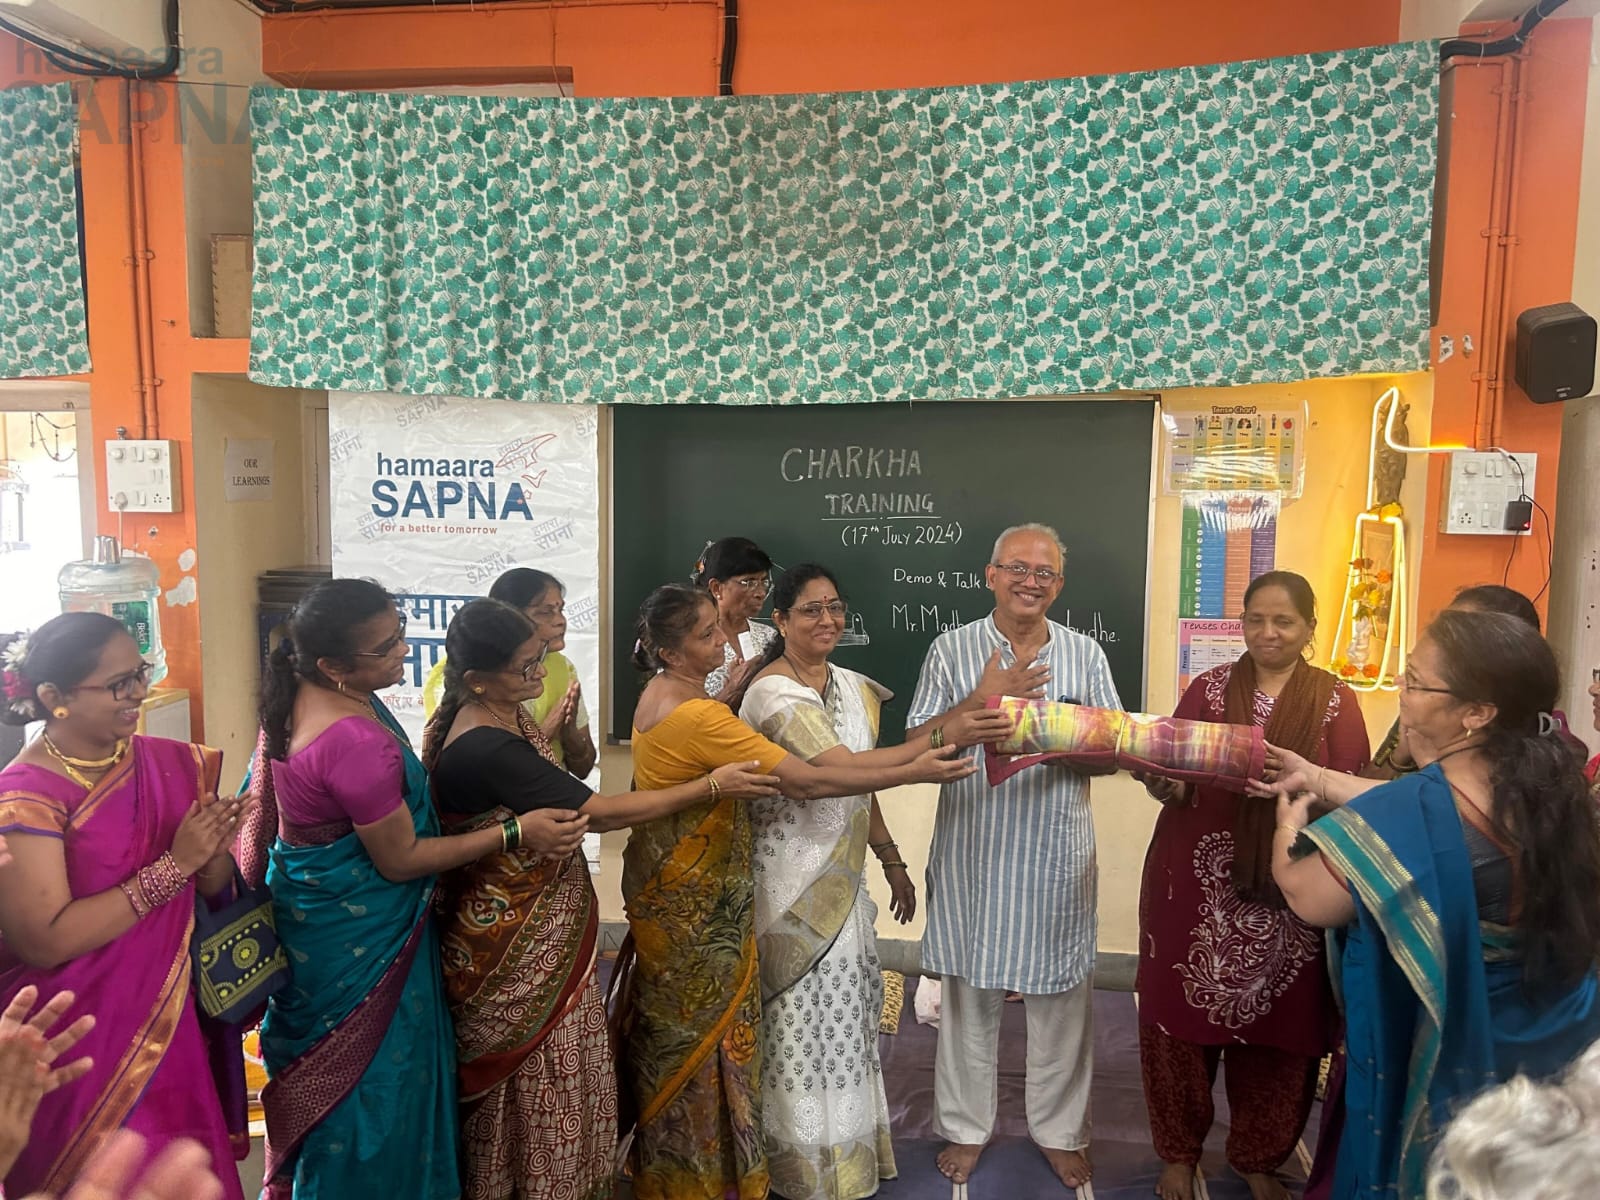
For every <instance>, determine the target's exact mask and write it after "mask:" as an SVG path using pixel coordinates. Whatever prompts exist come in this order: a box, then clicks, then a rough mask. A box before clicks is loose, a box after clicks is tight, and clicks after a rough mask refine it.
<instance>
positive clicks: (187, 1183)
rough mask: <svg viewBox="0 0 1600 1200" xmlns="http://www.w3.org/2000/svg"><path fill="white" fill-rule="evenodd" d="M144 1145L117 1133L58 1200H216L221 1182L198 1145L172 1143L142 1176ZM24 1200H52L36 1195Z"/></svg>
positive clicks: (138, 1139) (132, 1135)
mask: <svg viewBox="0 0 1600 1200" xmlns="http://www.w3.org/2000/svg"><path fill="white" fill-rule="evenodd" d="M144 1147H145V1142H144V1139H143V1138H142V1137H140V1136H139V1135H138V1134H137V1133H134V1132H132V1131H131V1130H127V1129H119V1130H118V1131H117V1132H115V1133H113V1134H112V1135H111V1136H110V1137H108V1138H107V1139H106V1140H105V1142H104V1143H103V1144H102V1145H101V1147H100V1149H99V1150H97V1151H96V1152H95V1154H94V1156H93V1157H92V1158H90V1159H89V1163H88V1165H87V1166H86V1167H84V1169H83V1172H82V1173H81V1174H80V1175H79V1176H78V1178H77V1180H76V1181H75V1182H74V1183H73V1185H72V1187H71V1189H69V1190H68V1192H67V1194H66V1195H65V1196H63V1197H61V1198H60V1200H221V1197H222V1195H223V1188H222V1181H221V1180H220V1179H218V1178H217V1177H216V1175H215V1173H214V1172H213V1171H212V1169H211V1154H210V1152H209V1151H207V1150H206V1148H205V1147H204V1146H202V1145H200V1143H198V1142H192V1141H189V1140H188V1139H186V1138H185V1139H180V1140H178V1141H175V1142H173V1143H172V1144H171V1145H169V1146H168V1147H167V1148H166V1149H165V1150H163V1151H162V1152H161V1153H160V1154H159V1155H157V1156H156V1159H155V1161H154V1162H152V1163H151V1164H150V1166H149V1167H148V1168H147V1169H145V1170H144V1171H140V1170H139V1164H140V1163H141V1162H142V1161H143V1160H144ZM28 1200H55V1198H54V1197H51V1196H46V1195H44V1194H43V1193H39V1194H37V1195H34V1196H30V1197H28Z"/></svg>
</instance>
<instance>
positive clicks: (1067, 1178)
mask: <svg viewBox="0 0 1600 1200" xmlns="http://www.w3.org/2000/svg"><path fill="white" fill-rule="evenodd" d="M1039 1150H1040V1151H1041V1152H1042V1153H1043V1154H1044V1157H1045V1161H1046V1162H1048V1163H1049V1164H1050V1169H1051V1170H1053V1171H1054V1172H1055V1173H1056V1178H1057V1179H1059V1180H1061V1182H1062V1183H1064V1184H1066V1185H1067V1186H1068V1187H1069V1188H1081V1187H1082V1186H1083V1185H1084V1184H1086V1183H1088V1182H1089V1178H1090V1176H1092V1175H1093V1174H1094V1168H1093V1167H1091V1166H1090V1165H1089V1154H1088V1148H1087V1147H1085V1148H1084V1149H1082V1150H1052V1149H1051V1148H1050V1147H1049V1146H1040V1147H1039Z"/></svg>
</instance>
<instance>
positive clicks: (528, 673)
mask: <svg viewBox="0 0 1600 1200" xmlns="http://www.w3.org/2000/svg"><path fill="white" fill-rule="evenodd" d="M549 653H550V643H549V642H546V643H545V644H544V648H543V649H542V650H540V651H539V657H538V658H530V659H529V660H528V661H527V662H525V663H523V664H522V666H521V667H507V668H506V670H508V671H516V672H517V673H518V674H519V675H521V676H522V682H523V683H531V682H533V674H534V672H535V671H537V670H538V669H539V667H540V666H541V665H542V664H543V663H544V660H545V658H546V657H547V656H548V655H549Z"/></svg>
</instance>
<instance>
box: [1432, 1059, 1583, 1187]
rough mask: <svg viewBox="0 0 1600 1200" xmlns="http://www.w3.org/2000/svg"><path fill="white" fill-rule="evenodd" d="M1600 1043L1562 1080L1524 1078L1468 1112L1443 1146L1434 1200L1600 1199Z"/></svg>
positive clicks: (1437, 1156)
mask: <svg viewBox="0 0 1600 1200" xmlns="http://www.w3.org/2000/svg"><path fill="white" fill-rule="evenodd" d="M1597 1139H1600V1042H1596V1043H1595V1044H1594V1045H1592V1046H1590V1047H1589V1049H1588V1050H1587V1051H1585V1052H1584V1054H1583V1056H1582V1057H1581V1058H1579V1059H1578V1061H1577V1062H1576V1063H1575V1064H1573V1066H1572V1068H1571V1070H1569V1071H1568V1072H1567V1074H1566V1075H1565V1076H1563V1077H1562V1078H1560V1079H1557V1080H1554V1081H1552V1082H1548V1083H1535V1082H1534V1081H1533V1080H1531V1079H1528V1078H1527V1077H1526V1076H1523V1075H1518V1076H1517V1077H1516V1078H1515V1079H1512V1080H1510V1081H1509V1082H1506V1083H1503V1084H1501V1085H1500V1086H1499V1087H1496V1088H1491V1089H1490V1090H1488V1091H1486V1092H1484V1093H1483V1094H1482V1095H1480V1096H1479V1097H1478V1098H1477V1099H1476V1100H1474V1101H1473V1102H1472V1103H1471V1104H1468V1105H1467V1106H1466V1107H1465V1108H1463V1109H1462V1110H1461V1111H1460V1113H1458V1114H1457V1115H1456V1118H1455V1120H1453V1121H1451V1122H1450V1127H1449V1128H1448V1129H1447V1130H1446V1131H1445V1134H1444V1136H1443V1137H1442V1138H1441V1139H1440V1140H1439V1146H1438V1149H1437V1150H1435V1151H1434V1155H1433V1162H1432V1165H1431V1167H1430V1169H1429V1171H1428V1198H1429V1200H1527V1198H1528V1197H1532V1196H1538V1197H1540V1200H1581V1198H1587V1197H1591V1196H1597V1195H1600V1155H1596V1153H1595V1145H1596V1141H1597Z"/></svg>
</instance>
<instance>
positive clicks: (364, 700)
mask: <svg viewBox="0 0 1600 1200" xmlns="http://www.w3.org/2000/svg"><path fill="white" fill-rule="evenodd" d="M342 694H343V695H345V696H348V697H349V698H350V699H352V700H354V701H355V702H356V703H357V704H359V705H361V710H362V713H363V715H364V716H366V717H367V719H368V720H370V721H372V722H373V723H374V724H375V725H377V726H378V728H379V729H381V730H383V731H384V732H385V733H387V734H388V735H389V736H390V737H392V738H394V740H395V741H397V742H399V743H400V744H401V745H403V746H409V745H411V739H410V738H408V737H406V736H405V734H404V732H401V733H396V732H395V731H394V729H393V728H392V727H391V726H390V725H389V723H388V722H387V721H385V720H384V719H383V718H382V717H380V716H379V715H378V710H377V709H376V708H374V707H373V706H372V698H371V697H370V696H351V695H350V693H349V692H344V693H342Z"/></svg>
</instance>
